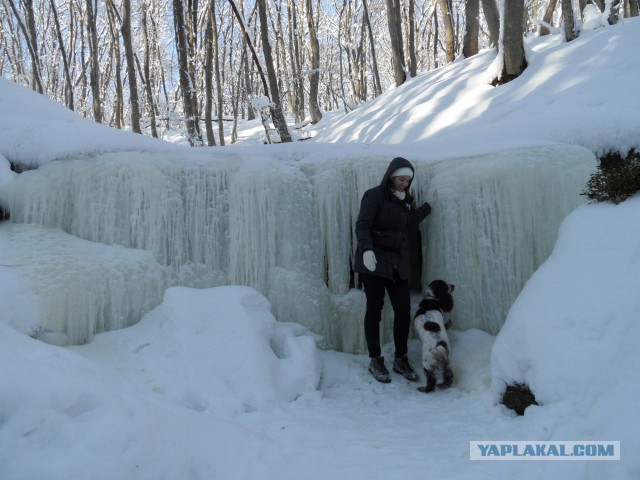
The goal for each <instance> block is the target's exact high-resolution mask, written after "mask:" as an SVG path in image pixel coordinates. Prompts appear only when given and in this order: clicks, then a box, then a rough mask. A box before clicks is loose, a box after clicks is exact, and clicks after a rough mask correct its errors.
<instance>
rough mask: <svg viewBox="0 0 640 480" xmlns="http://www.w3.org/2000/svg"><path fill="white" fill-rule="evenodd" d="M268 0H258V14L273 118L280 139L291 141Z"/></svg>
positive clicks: (284, 141)
mask: <svg viewBox="0 0 640 480" xmlns="http://www.w3.org/2000/svg"><path fill="white" fill-rule="evenodd" d="M266 1H267V0H257V2H258V14H259V16H260V35H261V38H262V53H263V55H264V62H265V64H266V67H267V78H268V79H269V90H270V92H271V96H270V100H271V119H272V120H273V125H274V126H275V127H276V130H277V131H278V135H280V141H281V142H283V143H288V142H290V141H291V134H290V133H289V129H288V128H287V121H286V120H285V118H284V114H283V112H282V104H281V102H280V90H279V88H278V77H277V76H276V71H275V68H274V67H273V57H272V55H271V41H270V39H269V26H268V23H267V5H266Z"/></svg>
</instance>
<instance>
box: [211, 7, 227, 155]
mask: <svg viewBox="0 0 640 480" xmlns="http://www.w3.org/2000/svg"><path fill="white" fill-rule="evenodd" d="M215 2H216V0H211V20H212V21H211V27H212V33H213V60H214V62H213V63H214V72H215V74H216V91H217V93H218V108H217V110H218V139H219V141H220V145H221V146H223V147H224V103H223V96H222V78H221V75H220V42H219V41H218V23H217V22H216V6H215Z"/></svg>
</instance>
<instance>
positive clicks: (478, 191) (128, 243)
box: [3, 145, 595, 352]
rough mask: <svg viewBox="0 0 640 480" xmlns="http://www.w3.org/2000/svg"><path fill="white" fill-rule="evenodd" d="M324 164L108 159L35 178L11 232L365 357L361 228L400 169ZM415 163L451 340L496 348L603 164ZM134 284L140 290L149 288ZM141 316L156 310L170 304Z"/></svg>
mask: <svg viewBox="0 0 640 480" xmlns="http://www.w3.org/2000/svg"><path fill="white" fill-rule="evenodd" d="M235 152H236V153H237V152H238V150H236V151H235ZM320 157H321V158H314V155H313V154H309V155H306V156H304V158H303V159H302V160H299V159H297V160H296V159H292V158H277V159H266V158H264V159H255V158H243V157H242V156H240V155H237V156H235V157H231V156H229V157H228V158H225V157H223V156H222V157H221V156H216V157H213V158H211V157H207V158H206V159H205V158H203V157H198V159H196V160H193V159H191V158H190V159H189V160H183V159H181V158H179V157H178V156H177V155H176V153H174V152H167V153H164V154H158V153H153V154H152V153H144V152H121V153H111V154H104V155H102V156H98V157H95V158H91V159H87V160H65V161H57V162H52V163H49V164H47V165H45V166H43V167H41V168H39V169H38V170H34V171H29V172H25V173H23V174H21V175H19V176H18V177H17V178H15V179H14V180H13V181H12V182H10V184H9V185H7V188H6V189H5V192H4V194H3V197H4V198H3V202H4V203H5V204H6V205H7V206H8V209H9V210H10V212H11V221H12V222H14V223H36V224H41V225H45V226H48V227H55V228H58V229H61V230H63V231H65V232H67V233H68V234H70V235H73V236H77V237H80V238H83V239H86V240H89V241H91V242H100V243H105V244H109V245H112V244H119V245H122V246H125V247H129V248H133V249H139V250H146V251H148V252H150V253H151V255H153V258H154V259H155V261H156V262H157V263H158V264H160V265H162V266H164V267H168V268H167V271H169V272H170V273H169V275H168V278H167V281H166V285H183V286H189V287H198V288H203V287H211V286H219V285H248V286H252V287H254V288H256V289H257V290H259V291H260V292H262V293H263V294H264V295H265V296H266V297H267V298H269V300H270V301H271V303H272V307H273V311H274V315H275V316H276V318H278V319H279V320H281V321H291V322H296V323H299V324H302V325H304V326H305V327H307V328H309V329H310V330H312V331H314V332H316V333H318V334H320V335H322V336H323V337H324V338H325V342H326V343H325V345H326V346H330V347H331V348H336V349H338V350H343V351H349V352H360V351H364V349H365V345H364V335H362V325H361V324H362V317H363V315H364V295H363V293H362V292H361V291H359V290H356V289H354V288H352V287H353V285H354V281H353V278H352V273H351V270H350V258H351V256H352V254H353V252H354V251H355V235H354V232H353V228H354V223H355V218H356V217H357V214H358V208H359V202H360V197H361V196H362V194H363V193H364V191H365V190H366V189H368V188H370V187H371V186H374V185H376V184H378V183H379V182H380V179H381V177H382V174H383V173H384V171H385V169H386V166H387V164H388V162H389V160H390V159H389V158H388V156H386V155H385V156H382V155H380V156H378V157H371V156H369V157H368V158H348V159H335V160H327V158H326V156H324V157H322V156H320ZM411 160H412V161H413V162H414V163H415V165H416V167H417V173H416V178H415V180H414V195H415V196H416V197H417V200H418V202H424V201H429V202H430V203H431V204H432V206H433V213H432V215H431V216H430V217H429V218H428V219H427V221H425V222H423V224H422V226H421V236H422V237H421V238H422V253H423V263H422V283H423V284H424V283H425V282H426V283H428V281H430V280H432V279H434V278H438V277H440V278H445V279H446V280H447V281H450V282H452V283H454V284H456V308H455V310H454V315H453V319H454V325H455V326H456V328H458V329H467V328H472V327H475V328H481V329H483V330H485V331H487V332H490V333H496V332H497V331H498V329H499V328H500V326H501V325H502V323H503V322H504V319H505V317H506V313H507V311H508V309H509V307H510V305H511V304H512V302H513V301H514V300H515V298H516V296H517V295H518V293H519V292H520V290H521V288H522V286H523V285H524V283H525V282H526V280H527V279H528V278H529V277H530V276H531V274H532V273H533V272H534V271H535V269H536V268H537V267H538V266H539V265H540V264H541V263H542V262H543V261H544V260H545V259H546V257H547V256H548V255H549V253H550V252H551V249H552V247H553V244H554V242H555V239H556V235H557V228H558V226H559V225H560V223H561V221H562V220H563V219H564V217H565V216H566V215H567V214H568V213H569V212H570V211H571V210H573V209H574V208H575V207H577V206H578V205H580V204H581V203H583V200H582V198H581V197H580V196H579V193H580V192H581V190H582V189H583V188H584V184H585V181H586V179H587V178H588V175H589V174H590V173H591V171H592V170H593V168H594V165H595V159H594V156H593V155H592V154H591V153H590V152H589V151H587V150H585V149H583V148H581V147H576V146H567V145H557V146H546V147H539V148H530V149H522V150H516V151H508V152H502V153H497V154H492V155H484V156H482V157H473V158H463V159H453V160H446V161H440V162H433V161H430V162H427V161H426V159H420V158H412V159H411ZM96 268H100V267H99V266H96ZM104 268H105V269H109V268H110V265H109V264H108V263H106V264H105V265H104ZM129 275H131V276H132V278H131V282H133V283H134V284H144V283H145V282H148V281H152V280H151V279H152V278H153V276H151V277H149V276H148V275H147V274H146V273H144V272H143V271H140V272H135V271H132V272H131V273H130V274H129ZM133 277H135V278H133ZM356 281H357V279H356ZM154 285H155V284H154ZM154 285H148V286H146V287H145V288H142V289H138V290H136V291H137V292H138V294H140V295H143V294H145V293H144V292H146V291H148V290H154V288H156V287H155V286H154ZM416 295H418V293H417V292H416ZM135 300H136V301H137V302H138V304H140V305H142V304H145V305H149V306H150V307H151V306H153V305H150V304H151V303H154V302H159V300H160V297H159V296H154V295H152V296H151V297H149V298H141V299H135ZM387 303H388V302H387ZM69 308H71V306H69ZM385 309H386V310H385V315H386V316H389V315H390V311H389V310H390V309H389V307H388V305H387V306H385ZM59 314H61V315H63V316H64V317H65V318H67V317H68V318H69V319H70V320H69V321H71V319H77V321H79V322H88V321H89V320H88V319H87V317H84V318H81V317H79V316H78V315H77V314H76V313H73V314H71V313H70V312H64V313H63V312H61V311H59ZM51 321H52V322H53V320H51ZM73 328H74V329H78V328H80V327H79V326H74V327H73ZM83 328H84V327H83ZM390 334H391V322H389V321H383V340H385V339H389V338H390V337H391V335H390Z"/></svg>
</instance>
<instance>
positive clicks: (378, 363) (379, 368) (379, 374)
mask: <svg viewBox="0 0 640 480" xmlns="http://www.w3.org/2000/svg"><path fill="white" fill-rule="evenodd" d="M369 373H371V375H373V378H375V379H376V380H377V381H379V382H381V383H389V382H390V381H391V378H390V377H389V370H387V367H385V366H384V357H372V358H371V363H370V364H369Z"/></svg>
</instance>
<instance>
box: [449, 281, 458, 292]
mask: <svg viewBox="0 0 640 480" xmlns="http://www.w3.org/2000/svg"><path fill="white" fill-rule="evenodd" d="M448 286H449V293H453V291H454V290H455V288H456V286H455V285H454V284H453V283H449V284H448Z"/></svg>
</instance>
